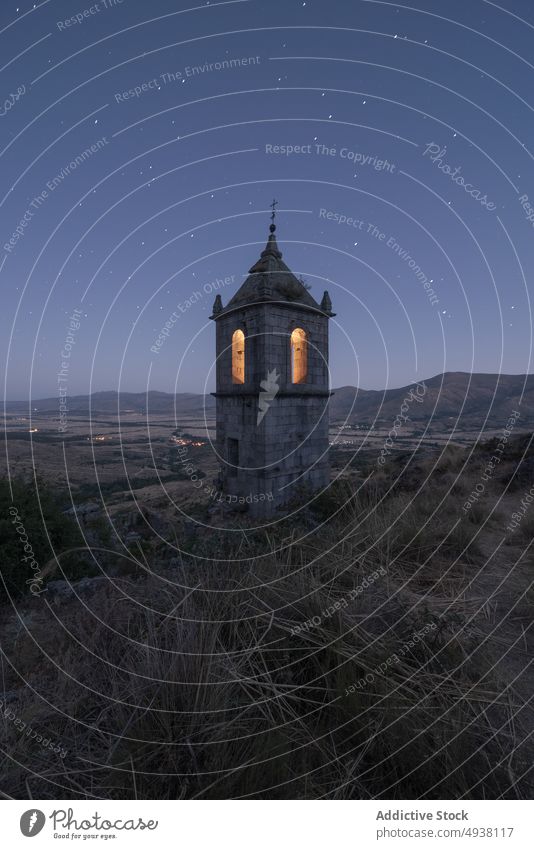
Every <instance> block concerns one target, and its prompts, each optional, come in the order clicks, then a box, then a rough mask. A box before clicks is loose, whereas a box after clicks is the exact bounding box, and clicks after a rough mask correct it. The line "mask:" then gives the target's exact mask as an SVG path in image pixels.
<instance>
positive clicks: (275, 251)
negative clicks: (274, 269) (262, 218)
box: [262, 198, 282, 259]
mask: <svg viewBox="0 0 534 849" xmlns="http://www.w3.org/2000/svg"><path fill="white" fill-rule="evenodd" d="M277 206H278V201H277V200H276V198H273V202H272V203H271V204H270V207H271V225H270V227H269V238H268V239H267V245H266V246H265V250H264V251H263V252H262V257H265V256H268V255H269V254H272V255H274V256H275V257H277V258H278V259H280V258H281V256H282V252H281V250H280V249H279V247H278V245H277V243H276V236H275V235H274V234H275V232H276V224H275V223H274V222H275V219H276V207H277Z"/></svg>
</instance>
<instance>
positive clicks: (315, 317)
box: [211, 202, 334, 516]
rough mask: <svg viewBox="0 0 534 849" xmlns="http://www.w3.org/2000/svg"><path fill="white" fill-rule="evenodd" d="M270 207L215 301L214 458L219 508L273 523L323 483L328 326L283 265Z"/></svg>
mask: <svg viewBox="0 0 534 849" xmlns="http://www.w3.org/2000/svg"><path fill="white" fill-rule="evenodd" d="M274 205H275V202H273V214H272V216H271V217H272V224H271V226H270V235H269V239H268V242H267V245H266V247H265V250H264V251H263V252H262V254H261V256H260V258H259V260H258V261H257V262H256V263H255V265H253V266H252V268H251V269H250V272H249V276H248V277H247V279H246V280H245V282H244V283H243V285H242V286H241V287H240V289H239V290H238V291H237V292H236V293H235V295H234V296H233V298H232V299H231V300H230V301H229V303H228V305H227V306H226V307H225V306H223V304H222V300H221V296H220V295H217V297H216V299H215V303H214V305H213V315H212V316H211V318H212V319H213V320H214V321H215V324H216V350H217V367H216V380H217V391H216V392H215V393H214V395H215V398H216V399H217V400H216V410H217V440H216V444H217V452H218V454H219V459H220V463H221V475H220V484H221V489H222V492H223V493H224V495H225V501H226V502H227V503H229V504H235V505H245V504H248V505H249V508H248V509H249V512H250V514H251V515H253V516H275V515H280V511H283V510H284V509H285V508H286V506H287V505H288V502H295V503H296V504H298V503H304V502H305V501H306V499H307V497H309V495H310V494H311V493H314V492H317V491H318V490H320V489H322V488H324V487H326V486H327V485H328V483H329V480H330V469H329V462H328V444H329V443H328V400H329V397H330V391H329V386H328V321H329V318H330V317H331V316H333V315H334V313H333V312H332V304H331V301H330V298H329V296H328V292H325V293H324V295H323V298H322V301H321V303H320V304H318V303H317V301H315V299H314V298H313V297H312V296H311V294H310V293H309V291H308V289H307V287H306V286H305V285H304V283H303V282H302V281H301V280H299V279H297V277H295V275H294V274H292V272H291V271H290V270H289V268H288V267H287V265H286V264H285V263H284V262H283V260H282V254H281V252H280V250H279V248H278V245H277V243H276V236H275V231H276V225H275V223H274V216H275V213H274Z"/></svg>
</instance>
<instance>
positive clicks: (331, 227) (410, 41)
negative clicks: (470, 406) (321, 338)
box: [0, 0, 534, 400]
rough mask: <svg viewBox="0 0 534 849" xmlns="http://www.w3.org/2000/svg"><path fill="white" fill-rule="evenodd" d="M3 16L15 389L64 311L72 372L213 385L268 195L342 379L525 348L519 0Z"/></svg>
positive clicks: (485, 368)
mask: <svg viewBox="0 0 534 849" xmlns="http://www.w3.org/2000/svg"><path fill="white" fill-rule="evenodd" d="M73 16H74V17H73ZM76 16H78V17H76ZM68 19H71V20H68ZM0 37H1V52H0V57H1V58H0V64H1V69H0V70H1V74H0V81H1V86H0V104H2V105H1V108H0V148H1V154H0V156H1V174H2V186H1V196H2V197H1V202H0V203H1V218H0V220H1V223H2V244H1V248H0V269H1V271H0V284H1V291H2V310H1V319H0V320H1V328H0V339H1V345H2V361H3V362H4V361H7V374H6V382H5V396H6V397H7V398H8V399H10V400H22V399H25V398H28V397H29V396H30V395H31V397H33V398H39V397H43V396H51V395H54V394H56V392H57V385H58V379H57V374H58V372H59V371H60V369H61V367H62V362H63V361H64V356H62V351H63V350H64V345H65V340H66V338H67V336H68V335H69V334H70V335H71V342H70V343H69V344H70V349H69V353H70V357H69V362H68V393H69V395H74V394H85V393H88V392H92V391H99V390H115V389H121V390H124V391H144V390H146V389H157V390H162V391H170V392H175V391H176V392H203V391H212V390H213V389H214V374H213V359H214V351H215V344H214V335H215V334H214V330H215V328H214V325H213V322H211V321H210V320H209V315H210V314H211V308H212V305H213V301H214V298H215V295H216V294H221V296H222V299H223V303H227V302H228V300H229V299H230V298H231V296H232V295H233V294H234V293H235V291H236V289H237V287H238V286H239V285H240V284H241V282H242V281H243V279H244V278H245V277H246V275H247V273H248V269H249V268H250V266H251V265H253V263H254V262H256V260H257V258H258V256H259V254H260V252H261V250H262V249H263V247H264V244H265V242H266V239H267V236H268V227H269V224H270V217H269V216H270V208H269V205H270V204H271V202H272V200H273V198H276V199H277V200H278V202H279V205H278V214H277V222H276V223H277V236H278V240H279V245H280V248H281V250H282V251H283V254H284V260H285V261H286V262H287V264H288V265H289V267H290V268H291V269H292V271H293V272H294V273H295V274H297V275H302V276H303V277H304V278H305V280H306V281H307V282H308V283H309V284H310V285H311V287H312V289H311V291H312V294H313V295H314V296H315V297H316V298H318V299H319V300H320V298H321V296H322V293H323V290H324V289H328V290H329V292H330V296H331V298H332V302H333V309H334V311H335V312H336V314H337V315H336V318H335V319H333V320H332V322H331V325H330V334H331V372H332V374H331V382H332V385H333V386H342V385H346V384H353V385H358V386H360V387H362V388H365V389H383V388H384V387H390V388H391V387H395V386H402V385H406V384H408V383H410V382H412V381H414V380H416V379H425V378H429V377H431V376H433V375H435V374H439V373H441V372H443V371H474V372H492V373H496V372H505V373H525V372H530V371H531V360H530V357H531V343H532V340H531V329H532V321H531V309H530V300H529V288H530V286H531V280H532V273H531V269H532V263H533V258H534V250H533V245H534V161H533V154H532V152H531V146H533V145H534V142H533V141H532V139H533V133H532V130H533V128H534V114H533V109H532V99H533V98H532V92H533V91H534V86H533V82H534V64H533V63H531V61H529V60H530V59H533V56H534V50H533V49H532V48H533V45H534V6H533V4H532V2H530V1H529V0H502V3H500V4H498V3H493V2H487V0H470V1H469V2H465V0H461V2H460V0H447V2H445V0H414V5H412V6H410V7H408V6H403V5H398V4H395V3H390V2H379V0H350V2H349V0H344V2H343V1H342V0H328V2H327V0H307V2H301V0H298V2H297V0H276V2H270V3H267V2H263V0H230V1H229V2H223V3H209V4H200V5H197V6H195V3H194V0H188V2H187V3H183V2H176V0H154V2H151V3H146V2H144V0H122V2H119V0H99V2H95V3H93V4H91V3H90V2H87V3H86V2H84V0H76V2H74V1H73V0H69V2H66V0H65V2H63V0H45V1H44V2H40V3H36V4H35V5H34V4H33V3H31V2H30V3H28V2H25V0H20V2H12V0H2V4H1V11H0ZM533 61H534V60H533ZM291 148H293V152H289V153H288V151H291ZM295 148H297V150H296V151H295ZM529 217H530V218H531V219H532V220H529ZM348 219H350V221H349V220H348ZM75 310H79V312H75ZM176 311H178V312H179V314H180V317H179V320H178V321H176V322H175V324H174V325H173V327H172V330H170V331H169V335H168V336H166V337H165V340H164V344H161V345H160V346H159V348H157V350H158V353H155V352H154V351H153V350H151V348H153V347H154V346H155V342H156V340H157V339H158V337H159V335H160V333H161V332H162V329H163V328H164V327H165V324H166V322H167V321H168V320H169V316H171V315H172V314H173V312H176ZM72 316H74V318H75V319H76V318H77V317H79V320H72V319H71V317H72Z"/></svg>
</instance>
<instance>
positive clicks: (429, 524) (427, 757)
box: [1, 455, 532, 799]
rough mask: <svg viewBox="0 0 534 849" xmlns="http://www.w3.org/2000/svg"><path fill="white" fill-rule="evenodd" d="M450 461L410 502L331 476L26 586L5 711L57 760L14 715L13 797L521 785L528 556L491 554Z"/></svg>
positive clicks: (379, 793) (434, 793) (484, 508)
mask: <svg viewBox="0 0 534 849" xmlns="http://www.w3.org/2000/svg"><path fill="white" fill-rule="evenodd" d="M459 462H461V457H459V456H456V455H455V456H451V457H447V458H446V460H445V462H444V463H443V464H442V466H441V467H440V468H438V470H437V473H436V474H435V475H433V477H432V482H431V485H428V486H427V487H426V489H425V491H424V492H423V493H422V494H421V495H420V496H417V497H415V498H414V493H413V492H412V493H411V494H410V493H409V492H408V491H406V489H405V488H403V487H399V488H398V489H397V490H396V491H394V492H387V488H384V487H383V485H382V484H381V483H380V480H378V481H377V482H376V483H373V484H372V485H371V486H368V487H365V488H364V489H363V490H362V491H361V492H360V493H359V494H355V492H354V491H352V490H350V489H347V486H348V485H347V484H343V485H339V486H338V487H334V489H333V490H332V492H331V494H330V496H329V498H328V499H323V500H322V501H321V502H320V503H319V504H318V505H317V507H316V509H315V511H314V512H309V513H308V514H306V516H305V517H304V518H303V519H302V522H301V524H300V525H298V526H297V525H295V524H291V523H289V522H285V523H281V524H278V525H277V526H276V530H275V531H274V532H271V533H270V534H266V533H264V532H252V531H250V530H247V529H246V528H244V529H243V531H242V533H235V534H233V535H232V536H231V542H229V535H223V534H222V533H218V532H216V531H213V532H211V533H206V532H202V533H198V534H197V535H196V537H194V538H193V540H192V541H190V542H188V545H187V549H188V553H187V554H182V555H181V556H180V557H179V558H178V562H174V564H173V565H171V564H170V562H169V560H168V558H166V557H165V555H164V553H163V549H161V548H158V547H156V546H155V547H154V548H153V549H152V550H151V551H150V552H148V553H147V554H146V558H147V563H149V564H151V567H152V568H151V569H147V568H142V567H141V566H139V564H138V563H137V564H136V563H134V562H132V561H130V564H131V570H130V574H129V575H128V574H126V575H125V574H124V572H125V570H124V568H122V570H121V572H122V575H121V577H117V575H118V573H119V570H118V569H117V570H115V571H114V570H111V571H110V580H109V581H106V582H100V583H97V584H95V589H94V590H85V591H84V592H83V593H80V598H79V599H77V598H76V597H73V596H70V597H68V598H59V597H54V598H47V597H46V596H45V597H42V598H40V599H35V600H24V601H23V602H22V603H21V605H20V606H19V609H18V611H17V615H15V613H12V614H11V616H10V617H9V618H8V620H7V622H6V625H5V627H4V633H3V638H4V639H3V645H4V652H5V655H4V663H3V670H4V679H5V688H6V689H7V690H8V691H10V692H11V700H10V702H9V706H10V707H11V709H12V710H13V711H14V712H15V713H16V714H17V715H19V716H21V717H22V718H23V719H24V720H25V721H26V722H28V723H30V724H31V725H32V726H33V727H36V728H42V729H44V730H45V731H46V734H47V736H49V737H51V738H53V739H54V740H58V741H60V743H61V745H62V746H63V747H64V748H65V749H66V750H67V756H66V757H65V759H64V760H63V759H60V758H58V757H57V756H56V755H54V754H52V753H51V752H49V751H48V750H47V749H43V748H42V747H40V746H39V745H38V744H37V743H36V742H35V741H32V740H30V739H28V738H27V737H25V736H23V735H22V734H20V733H19V732H18V731H17V729H16V728H14V726H13V724H12V723H10V722H7V723H6V724H5V731H6V740H7V751H8V758H7V759H6V760H5V762H4V766H3V767H2V773H1V780H2V787H3V789H4V793H5V794H6V795H10V796H12V797H15V798H27V797H28V795H31V796H32V797H34V798H91V797H98V798H133V797H136V796H137V797H139V798H164V799H166V798H237V797H247V798H248V797H253V798H282V799H284V798H299V799H309V798H319V797H328V798H336V799H349V798H375V797H383V798H498V797H501V796H503V797H505V798H516V797H520V798H521V797H527V798H528V797H529V796H530V795H531V792H532V786H531V783H530V780H529V779H530V772H529V767H530V764H531V763H532V747H531V745H530V742H529V739H528V730H529V726H530V725H531V721H532V715H531V713H530V708H529V698H530V692H531V690H532V688H531V685H530V681H529V680H528V679H527V677H526V672H525V668H526V665H527V659H528V648H529V647H528V644H527V643H526V636H525V635H526V632H527V630H528V626H529V624H530V621H531V613H530V611H531V604H532V598H531V597H529V595H528V594H526V590H527V589H528V586H529V582H530V576H529V569H528V564H527V563H526V562H525V561H524V560H523V559H521V558H518V556H517V551H516V550H515V549H514V548H513V545H515V544H516V540H513V541H512V543H513V545H512V544H511V547H510V546H509V547H503V548H502V549H501V550H500V555H499V558H496V557H493V556H492V552H491V546H490V548H489V550H488V546H489V545H490V541H491V533H493V532H494V529H495V521H496V520H494V519H492V518H491V516H490V514H491V507H490V505H489V504H488V503H486V502H485V503H484V504H483V505H481V507H480V511H481V512H480V514H479V516H478V518H477V520H476V521H475V522H473V520H472V519H471V517H463V518H462V515H461V504H462V503H463V498H462V497H461V496H460V495H459V494H457V493H456V494H454V492H453V494H452V495H451V483H452V482H453V479H454V474H455V470H456V468H457V466H458V463H459ZM421 471H423V472H425V473H426V472H428V469H422V470H421ZM451 475H452V477H451ZM347 495H349V496H350V499H349V503H348V504H346V505H345V506H344V507H341V508H340V505H342V504H343V503H344V502H345V501H346V500H347ZM325 519H326V521H325ZM458 520H460V521H458ZM486 520H488V521H486ZM241 521H242V522H243V523H245V520H241ZM320 522H324V524H322V525H321V527H319V528H318V527H317V525H318V523H320ZM484 523H485V524H484ZM236 527H237V526H236ZM481 527H482V528H483V533H482V534H481V533H479V531H480V529H481ZM303 532H304V533H303ZM318 540H320V547H318V545H319V544H318ZM139 560H140V562H143V561H142V558H141V557H140V558H139ZM122 562H124V561H122ZM377 570H382V574H380V573H379V574H378V576H377V577H376V578H375V579H372V578H370V576H372V574H373V573H376V571H377ZM364 581H367V584H368V585H367V587H366V588H365V589H364V590H363V591H362V592H359V593H356V592H355V588H357V587H359V586H360V585H362V583H363V582H364ZM336 602H338V608H337V609H335V605H336ZM18 617H20V618H18ZM305 623H312V624H310V625H309V626H308V627H306V625H305ZM425 629H426V630H427V633H426V635H425V636H424V637H423V638H421V639H420V640H419V641H418V642H417V643H415V644H414V645H412V646H410V640H412V638H413V635H414V633H416V632H417V631H421V630H425ZM8 658H9V660H8ZM392 658H393V659H392ZM381 665H382V670H383V671H382V672H378V671H377V670H378V668H379V667H381ZM366 675H367V676H368V680H367V681H364V683H363V684H362V683H360V684H359V685H358V684H357V682H362V679H365V676H366Z"/></svg>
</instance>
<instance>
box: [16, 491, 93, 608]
mask: <svg viewBox="0 0 534 849" xmlns="http://www.w3.org/2000/svg"><path fill="white" fill-rule="evenodd" d="M11 493H12V494H11ZM15 511H16V512H15ZM17 528H18V530H17ZM21 537H22V539H21ZM26 539H27V542H26ZM0 540H1V542H0V573H1V575H2V578H3V581H2V582H1V583H0V602H2V603H4V602H5V601H7V600H8V598H9V596H11V597H12V598H17V597H19V596H21V595H22V594H23V593H28V592H29V582H31V579H32V578H34V577H35V576H36V575H37V574H39V573H40V572H41V571H42V570H43V568H44V567H45V565H46V564H47V562H48V561H49V560H51V559H52V558H53V557H54V555H58V554H62V553H64V552H67V551H68V550H70V549H73V548H77V547H79V546H83V545H84V541H83V538H82V535H81V533H80V531H79V529H78V526H77V525H76V524H75V522H74V521H73V520H72V519H69V518H68V517H67V516H65V515H64V514H63V513H62V512H61V508H60V504H59V502H58V500H57V499H56V498H55V497H53V496H52V493H51V491H50V489H49V488H48V487H47V486H45V485H44V484H43V483H42V481H38V482H37V486H35V485H34V484H26V483H23V482H21V481H17V480H12V481H11V490H10V485H9V481H8V480H6V479H1V480H0ZM24 558H25V559H24ZM61 565H62V567H63V569H64V571H65V573H66V575H67V576H68V577H71V578H74V577H79V576H81V575H82V574H84V573H85V572H84V567H83V557H81V556H80V555H79V554H78V553H75V554H73V555H70V556H67V557H65V558H62V559H61ZM32 566H33V568H32Z"/></svg>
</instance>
